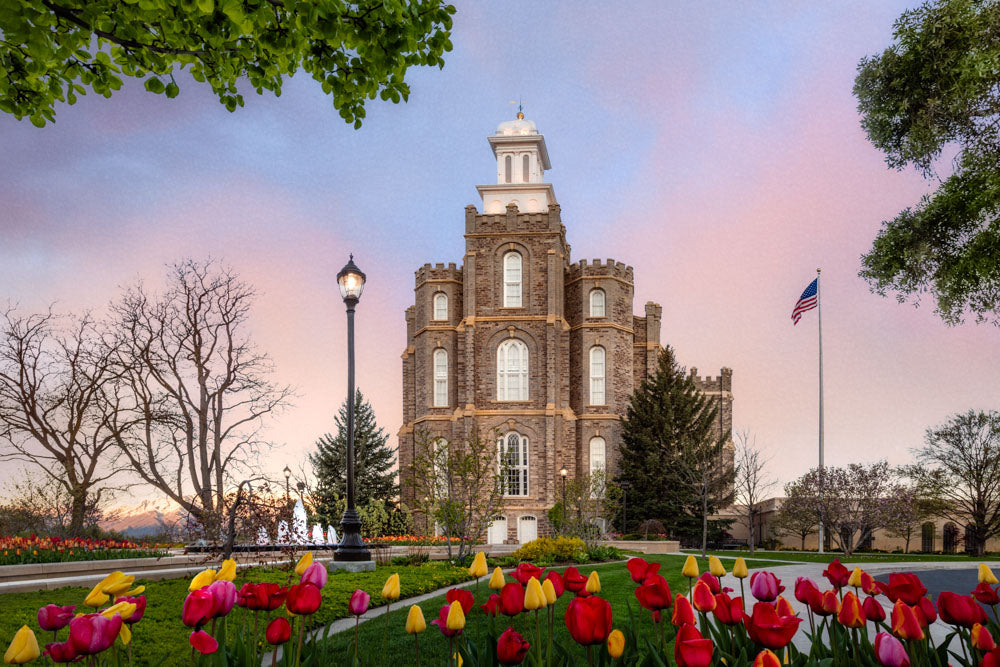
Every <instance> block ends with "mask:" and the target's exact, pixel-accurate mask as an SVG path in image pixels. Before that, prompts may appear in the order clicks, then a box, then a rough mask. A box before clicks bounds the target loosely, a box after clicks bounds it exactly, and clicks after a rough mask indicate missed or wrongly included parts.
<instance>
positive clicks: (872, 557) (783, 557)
mask: <svg viewBox="0 0 1000 667" xmlns="http://www.w3.org/2000/svg"><path fill="white" fill-rule="evenodd" d="M715 555H716V556H719V557H720V558H738V557H740V556H747V557H749V556H750V552H749V551H718V552H715ZM753 557H754V558H766V559H768V560H780V561H794V562H801V563H823V564H824V565H825V564H826V563H829V562H830V561H831V560H832V559H833V557H834V554H820V553H816V552H803V551H761V550H758V551H757V552H756V553H755V554H754V556H753ZM839 560H840V561H841V562H842V563H897V562H911V563H913V562H936V561H941V562H947V563H954V562H967V563H970V564H972V565H973V566H974V565H975V564H976V563H978V562H979V560H980V559H978V558H976V557H974V556H969V555H967V554H964V553H962V554H931V553H927V554H925V553H909V554H899V553H895V554H891V553H882V552H863V551H861V552H855V553H854V554H852V555H850V556H840V557H839Z"/></svg>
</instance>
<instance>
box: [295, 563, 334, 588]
mask: <svg viewBox="0 0 1000 667" xmlns="http://www.w3.org/2000/svg"><path fill="white" fill-rule="evenodd" d="M329 576H330V573H329V572H327V570H326V565H323V564H322V563H313V564H312V565H310V566H309V567H307V568H306V571H305V572H303V573H302V577H301V578H300V579H299V583H300V584H312V585H313V586H315V587H316V588H320V589H321V588H323V587H324V586H326V580H327V578H328V577H329Z"/></svg>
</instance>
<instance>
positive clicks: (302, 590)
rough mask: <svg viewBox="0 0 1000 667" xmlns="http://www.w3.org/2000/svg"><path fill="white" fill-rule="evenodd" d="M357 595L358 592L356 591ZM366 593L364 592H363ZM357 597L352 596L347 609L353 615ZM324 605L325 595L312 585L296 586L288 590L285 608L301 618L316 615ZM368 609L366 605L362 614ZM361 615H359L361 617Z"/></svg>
mask: <svg viewBox="0 0 1000 667" xmlns="http://www.w3.org/2000/svg"><path fill="white" fill-rule="evenodd" d="M354 593H355V594H357V591H354ZM362 593H364V591H362ZM354 598H355V596H354V595H352V596H351V602H350V603H348V605H347V608H348V609H349V610H350V612H351V613H352V614H354V613H356V612H355V611H354V609H355V608H354V607H353V606H352V605H353V604H354V603H355V599H354ZM322 603H323V593H322V592H320V590H319V589H318V588H316V587H315V586H313V585H312V584H296V585H295V586H292V587H291V588H289V589H288V595H287V596H286V598H285V606H286V607H287V608H288V611H290V612H292V613H293V614H297V615H299V616H309V615H310V614H315V613H316V610H317V609H319V606H320V605H321V604H322ZM367 609H368V605H367V604H366V605H365V609H363V610H362V611H361V612H360V614H363V613H365V611H366V610H367ZM360 614H359V615H360Z"/></svg>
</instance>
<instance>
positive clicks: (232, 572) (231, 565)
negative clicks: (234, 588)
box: [215, 558, 236, 581]
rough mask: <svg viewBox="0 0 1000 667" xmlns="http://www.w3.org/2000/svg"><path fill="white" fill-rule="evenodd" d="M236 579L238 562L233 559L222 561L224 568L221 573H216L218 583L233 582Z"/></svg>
mask: <svg viewBox="0 0 1000 667" xmlns="http://www.w3.org/2000/svg"><path fill="white" fill-rule="evenodd" d="M235 578H236V561H235V560H233V559H232V558H227V559H226V560H224V561H222V566H221V567H220V568H219V571H218V572H216V573H215V580H216V581H222V580H225V581H232V580H233V579H235Z"/></svg>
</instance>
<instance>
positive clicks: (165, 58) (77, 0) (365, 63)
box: [0, 0, 455, 127]
mask: <svg viewBox="0 0 1000 667" xmlns="http://www.w3.org/2000/svg"><path fill="white" fill-rule="evenodd" d="M454 13H455V8H454V7H452V6H450V5H446V4H443V3H442V2H440V0H360V1H359V2H345V1H344V0H126V1H125V2H119V1H118V0H41V1H37V0H11V1H10V2H3V3H0V35H2V39H0V71H2V72H3V73H4V76H3V77H0V110H3V111H5V112H7V113H11V114H14V116H16V117H17V118H18V119H21V118H25V117H28V118H30V119H31V122H32V123H34V124H35V125H37V126H38V127H42V126H43V125H45V122H46V121H54V120H55V108H54V105H55V103H56V102H57V101H58V102H67V103H69V104H73V103H74V102H76V99H77V96H78V95H83V94H85V93H86V92H87V89H88V88H89V89H91V90H93V91H94V92H95V93H97V94H98V95H103V96H104V97H110V96H111V93H112V91H115V90H118V89H119V88H121V85H122V78H121V77H122V76H129V77H136V78H142V79H145V86H146V90H148V91H150V92H153V93H164V94H166V96H167V97H176V96H177V94H178V93H179V92H180V88H179V86H178V84H177V81H176V79H175V78H174V74H175V73H176V72H178V71H180V70H183V69H185V68H186V69H187V70H188V72H190V74H191V77H192V78H194V80H195V81H198V82H201V83H207V84H208V85H210V86H211V87H212V90H213V91H214V93H215V94H216V95H218V97H219V101H220V102H222V103H223V104H225V105H226V108H227V109H229V110H230V111H233V110H235V109H236V107H237V106H243V96H242V95H241V94H240V93H239V92H238V90H237V82H238V81H239V80H240V79H243V80H244V81H246V82H247V83H249V85H250V87H252V88H253V89H254V90H256V91H257V93H258V94H262V93H263V91H264V90H269V91H271V92H273V93H274V94H275V95H280V94H281V86H282V83H283V78H284V77H285V76H291V75H292V74H294V73H295V72H296V71H298V70H299V69H300V68H301V69H302V70H304V71H305V72H308V73H309V75H310V76H312V78H313V79H315V80H317V81H319V82H320V85H321V86H322V88H323V92H324V93H326V94H328V95H330V96H331V97H332V98H333V106H334V107H335V108H336V109H337V110H338V111H339V112H340V115H341V117H343V119H344V120H345V121H346V122H348V123H354V126H355V127H360V126H361V120H362V119H363V118H364V117H365V107H364V105H365V101H366V100H370V99H375V97H376V95H377V96H379V97H380V98H381V99H383V100H392V101H393V102H394V103H398V102H399V101H400V99H403V100H406V99H407V97H408V96H409V93H410V87H409V86H408V85H407V84H406V82H405V81H404V77H405V75H406V71H407V69H408V68H409V67H411V66H417V65H437V66H438V67H443V66H444V58H443V54H444V53H445V52H446V51H450V50H451V41H450V39H449V37H450V34H451V25H452V20H451V15H452V14H454ZM244 85H245V84H244Z"/></svg>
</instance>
